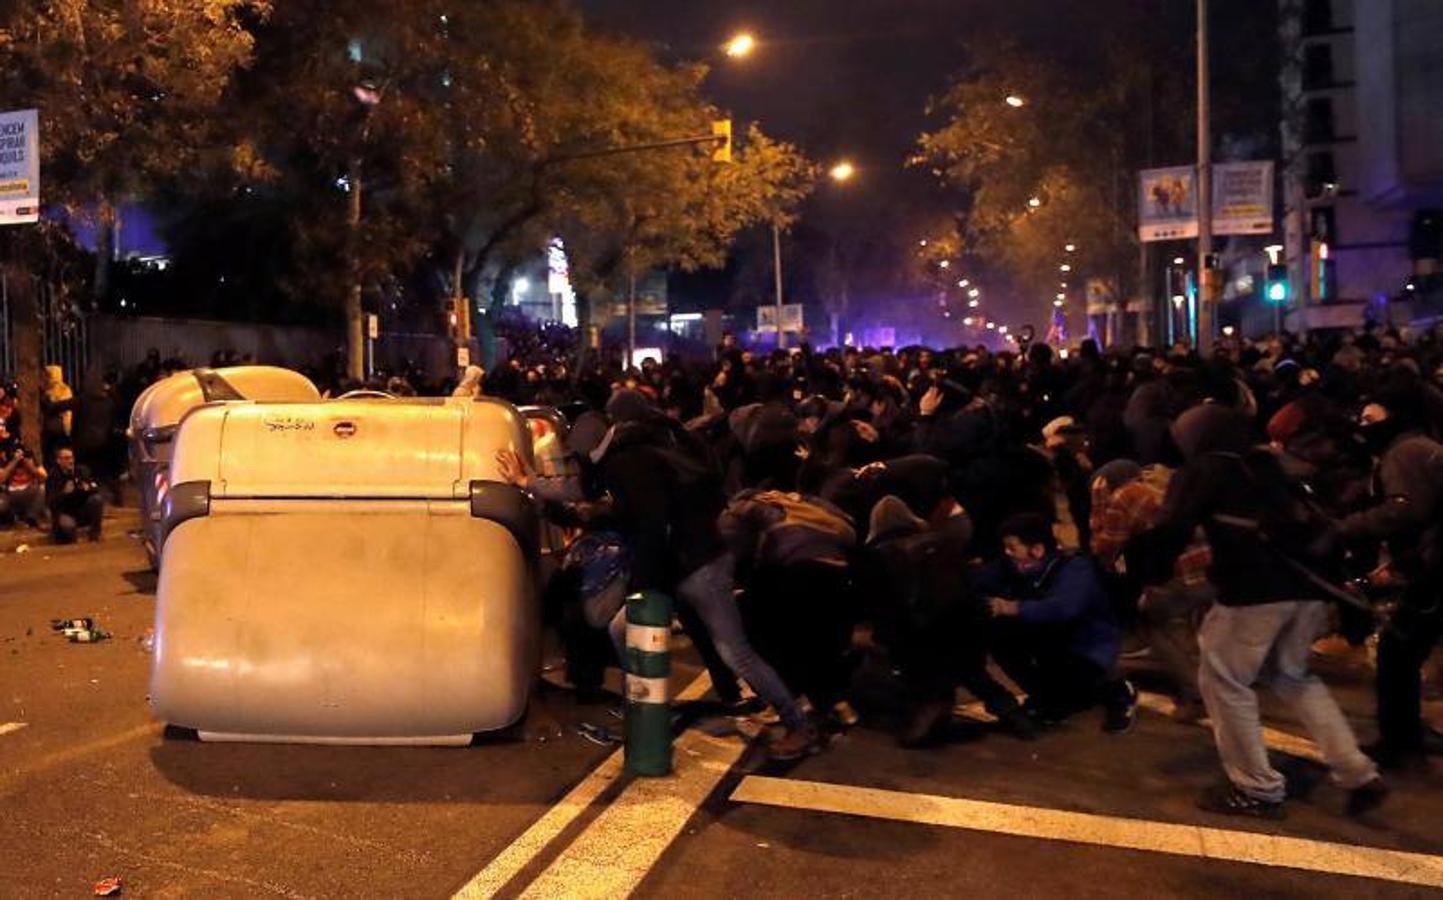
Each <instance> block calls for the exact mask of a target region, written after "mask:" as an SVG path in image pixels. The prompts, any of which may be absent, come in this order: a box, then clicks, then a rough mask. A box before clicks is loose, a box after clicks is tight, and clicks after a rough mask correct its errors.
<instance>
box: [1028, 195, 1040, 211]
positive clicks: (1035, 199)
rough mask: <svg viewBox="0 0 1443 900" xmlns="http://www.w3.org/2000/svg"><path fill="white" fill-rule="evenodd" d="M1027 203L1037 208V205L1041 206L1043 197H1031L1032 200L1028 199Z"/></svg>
mask: <svg viewBox="0 0 1443 900" xmlns="http://www.w3.org/2000/svg"><path fill="white" fill-rule="evenodd" d="M1027 205H1028V206H1030V207H1032V208H1033V209H1036V208H1037V207H1039V206H1041V205H1042V198H1041V197H1033V198H1032V199H1030V200H1028V201H1027Z"/></svg>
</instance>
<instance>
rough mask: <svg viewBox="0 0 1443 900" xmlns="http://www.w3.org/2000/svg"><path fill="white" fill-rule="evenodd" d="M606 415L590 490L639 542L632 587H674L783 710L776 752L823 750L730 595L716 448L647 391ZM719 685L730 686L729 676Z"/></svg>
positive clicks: (609, 407) (731, 660) (611, 403)
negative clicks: (607, 501) (608, 500)
mask: <svg viewBox="0 0 1443 900" xmlns="http://www.w3.org/2000/svg"><path fill="white" fill-rule="evenodd" d="M606 414H607V417H608V418H609V419H610V420H611V422H612V423H613V424H612V425H611V427H610V428H609V429H608V430H607V432H606V434H605V435H603V436H602V438H601V440H600V442H599V443H598V444H597V445H596V446H595V447H594V448H592V449H591V450H590V451H589V452H587V454H586V457H585V458H586V459H587V460H588V462H589V467H590V468H591V482H592V487H591V490H590V491H589V493H592V494H599V493H602V492H605V493H608V494H610V495H611V497H612V501H613V506H612V517H613V519H614V523H615V526H616V530H617V531H618V532H619V533H621V535H622V537H623V539H624V540H625V541H626V543H627V546H628V548H629V549H630V551H631V559H632V566H631V590H633V591H640V590H648V589H651V590H661V591H664V592H667V593H671V594H674V595H675V596H676V597H677V599H678V600H680V601H681V603H682V604H684V605H685V606H686V607H687V608H688V609H689V610H690V612H692V613H694V614H695V616H696V620H698V621H699V622H700V624H701V625H703V626H704V628H705V634H706V636H707V637H709V638H710V639H711V641H712V643H713V644H714V645H715V647H716V651H717V653H718V654H719V655H720V657H721V660H722V661H724V662H725V664H726V667H727V668H728V669H730V670H731V672H733V673H735V675H736V677H739V678H742V679H743V680H745V681H746V682H747V683H748V684H749V685H751V687H752V689H753V690H754V691H756V693H757V696H759V697H760V698H761V699H762V700H763V701H765V702H766V703H768V704H770V705H771V706H772V707H774V708H775V709H776V710H777V713H778V715H779V716H780V717H781V720H782V725H783V726H784V728H785V733H784V734H783V735H782V736H781V737H780V738H778V739H777V740H775V741H773V742H772V744H771V747H770V748H769V752H770V753H771V755H772V757H773V758H775V759H778V760H790V759H797V758H799V757H801V756H804V755H807V754H809V753H812V752H815V751H816V750H817V749H819V746H820V745H819V739H820V736H819V733H818V731H817V728H816V726H815V725H814V724H812V722H811V720H810V718H809V717H808V716H807V714H806V712H805V711H804V710H803V708H802V706H801V704H800V703H798V702H797V699H796V697H794V696H793V695H792V693H791V691H790V690H789V689H788V688H787V685H786V683H785V682H784V681H783V680H782V678H781V676H780V675H778V674H777V672H776V670H775V669H774V668H772V666H771V665H770V664H769V663H768V662H767V661H766V660H764V659H763V658H762V657H761V655H760V654H758V653H757V652H756V650H755V649H753V647H752V645H751V643H750V641H749V640H748V639H747V635H746V632H745V630H744V628H743V625H742V618H741V613H740V611H739V610H738V609H737V605H736V601H735V599H734V598H733V597H732V589H733V586H734V576H735V565H736V559H735V557H734V556H733V554H732V552H731V551H730V550H729V549H728V548H727V546H726V545H725V544H724V543H723V541H722V539H721V535H720V533H719V532H718V529H717V520H718V518H719V516H720V514H721V512H722V510H723V507H724V506H725V504H724V501H723V496H722V492H721V476H720V473H719V472H718V471H717V470H716V467H715V465H714V464H712V463H711V461H710V460H709V459H708V458H707V456H708V452H709V451H708V450H707V448H706V447H705V446H704V445H703V446H698V443H699V442H697V440H696V438H695V437H694V436H693V435H691V434H689V433H687V432H686V430H685V429H684V428H682V426H681V425H680V423H677V422H675V421H673V420H671V419H668V418H666V416H664V415H663V414H662V413H661V411H660V410H658V409H657V408H656V407H655V406H653V405H652V404H651V401H650V400H648V399H647V398H646V397H645V396H644V395H643V394H641V393H640V392H639V391H635V390H626V389H623V390H620V391H617V392H616V393H615V394H613V396H612V397H611V399H610V400H608V401H607V404H606ZM683 621H684V623H685V619H684V620H683ZM734 684H735V682H734V681H733V682H732V686H733V687H734ZM717 687H718V690H719V691H725V690H726V689H725V682H724V681H723V682H718V683H717ZM723 699H732V698H730V697H728V696H726V694H724V697H723Z"/></svg>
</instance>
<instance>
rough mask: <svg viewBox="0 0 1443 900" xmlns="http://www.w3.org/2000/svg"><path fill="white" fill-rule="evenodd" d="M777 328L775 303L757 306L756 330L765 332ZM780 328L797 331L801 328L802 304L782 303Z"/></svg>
mask: <svg viewBox="0 0 1443 900" xmlns="http://www.w3.org/2000/svg"><path fill="white" fill-rule="evenodd" d="M776 330H777V306H776V304H775V303H773V304H770V305H768V306H758V307H757V331H760V332H767V331H776ZM782 330H784V331H791V332H798V331H801V330H802V304H800V303H786V304H783V305H782Z"/></svg>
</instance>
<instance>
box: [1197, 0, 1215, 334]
mask: <svg viewBox="0 0 1443 900" xmlns="http://www.w3.org/2000/svg"><path fill="white" fill-rule="evenodd" d="M1210 105H1211V97H1210V91H1209V89H1208V0H1197V224H1198V230H1197V274H1198V305H1197V347H1198V350H1199V352H1200V353H1201V354H1202V355H1204V356H1206V355H1207V354H1209V353H1211V352H1212V347H1213V316H1214V313H1215V312H1216V308H1215V305H1214V299H1213V277H1212V276H1213V273H1212V270H1211V269H1210V268H1209V266H1208V260H1209V258H1210V257H1211V256H1212V254H1213V172H1212V127H1211V109H1210Z"/></svg>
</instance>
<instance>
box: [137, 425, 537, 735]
mask: <svg viewBox="0 0 1443 900" xmlns="http://www.w3.org/2000/svg"><path fill="white" fill-rule="evenodd" d="M501 449H510V450H514V451H516V452H518V453H520V454H521V455H522V456H523V457H526V458H528V459H529V458H530V457H531V442H530V435H529V432H528V429H527V425H526V422H525V420H524V419H523V418H522V416H521V414H520V413H518V412H517V410H516V409H515V408H514V407H512V406H510V405H509V404H506V403H504V402H500V401H493V400H481V401H469V400H338V401H332V402H328V403H311V404H220V405H215V406H208V407H201V408H199V409H197V410H195V411H193V412H192V413H190V414H189V415H188V416H187V417H186V419H185V420H184V422H183V423H182V425H181V428H180V431H179V433H178V435H177V438H176V445H175V454H174V457H173V459H172V462H171V486H170V492H169V494H168V496H167V499H166V509H165V513H164V516H163V528H164V529H165V531H166V532H167V535H166V538H165V550H164V553H165V560H164V565H163V567H162V569H161V574H160V585H159V593H158V598H157V605H156V626H155V654H154V660H153V663H152V671H151V690H150V694H151V705H152V709H153V711H154V714H155V715H156V716H157V717H158V718H159V719H161V720H163V721H165V722H166V723H169V724H172V725H177V726H181V727H186V728H193V729H195V730H197V731H198V732H199V733H200V736H201V738H202V739H208V740H260V741H298V742H319V743H430V744H457V743H465V742H467V741H469V740H470V739H471V737H472V735H473V734H474V733H477V732H485V731H492V730H497V729H502V728H505V727H507V726H508V725H511V724H513V723H514V722H516V721H517V720H519V719H520V718H521V716H522V715H523V714H524V712H525V709H526V701H527V696H528V692H529V690H530V687H531V682H532V680H533V679H534V677H535V675H536V672H537V666H538V658H539V643H538V640H539V638H538V636H539V631H540V625H539V609H538V603H537V602H536V599H535V596H534V593H535V587H534V579H535V569H536V555H537V545H538V515H537V509H536V505H535V502H534V500H532V498H531V497H530V495H528V494H526V493H524V492H522V491H520V490H518V489H517V488H515V487H512V486H511V485H509V484H503V483H501V481H500V473H499V469H498V467H497V464H496V459H495V457H496V452H497V451H498V450H501Z"/></svg>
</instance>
